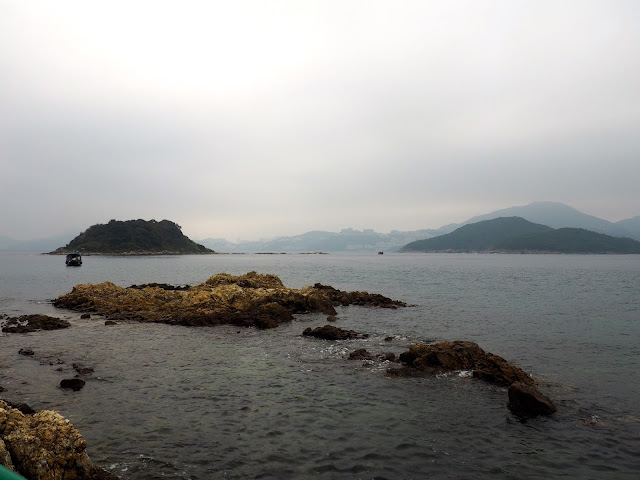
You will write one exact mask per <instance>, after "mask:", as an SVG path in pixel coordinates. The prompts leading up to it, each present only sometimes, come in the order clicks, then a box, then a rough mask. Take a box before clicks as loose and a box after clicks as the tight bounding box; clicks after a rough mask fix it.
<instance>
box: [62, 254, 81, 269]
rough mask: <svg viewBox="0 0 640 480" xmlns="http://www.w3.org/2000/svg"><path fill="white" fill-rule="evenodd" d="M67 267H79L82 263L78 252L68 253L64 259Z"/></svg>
mask: <svg viewBox="0 0 640 480" xmlns="http://www.w3.org/2000/svg"><path fill="white" fill-rule="evenodd" d="M65 263H66V264H67V267H79V266H80V265H82V257H81V256H80V254H79V253H70V254H68V255H67V259H66V261H65Z"/></svg>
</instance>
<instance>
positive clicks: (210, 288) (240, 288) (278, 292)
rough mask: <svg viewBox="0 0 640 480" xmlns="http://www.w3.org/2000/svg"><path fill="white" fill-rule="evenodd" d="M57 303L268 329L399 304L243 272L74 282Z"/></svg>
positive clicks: (131, 316) (144, 317) (152, 318)
mask: <svg viewBox="0 0 640 480" xmlns="http://www.w3.org/2000/svg"><path fill="white" fill-rule="evenodd" d="M53 304H54V305H55V306H57V307H62V308H69V309H72V310H78V311H84V312H90V313H98V314H100V315H103V316H105V317H107V318H108V319H111V320H138V321H145V322H161V323H170V324H177V325H188V326H211V325H220V324H232V325H237V326H245V327H248V326H255V327H258V328H273V327H277V326H278V325H280V324H281V323H283V322H288V321H290V320H292V319H293V315H294V314H303V313H310V312H321V313H324V314H326V315H336V310H335V308H334V306H337V305H365V306H377V307H386V308H391V307H393V308H395V307H397V306H405V304H404V303H403V302H398V301H394V300H391V299H389V298H386V297H383V296H382V295H378V294H369V293H367V292H341V291H340V290H336V289H334V288H333V287H327V286H323V285H320V284H316V285H315V286H313V287H305V288H302V289H300V290H296V289H291V288H287V287H285V286H284V285H283V284H282V281H281V280H280V279H279V278H278V277H277V276H275V275H269V274H267V275H261V274H258V273H256V272H249V273H247V274H246V275H241V276H233V275H229V274H226V273H221V274H217V275H214V276H212V277H211V278H209V279H208V280H207V281H206V282H204V283H201V284H199V285H195V286H184V287H180V288H170V287H168V286H167V285H165V284H160V285H158V284H149V285H140V286H138V285H134V286H131V287H129V288H123V287H119V286H117V285H115V284H113V283H111V282H104V283H100V284H95V285H94V284H91V283H89V284H84V285H76V286H75V287H74V288H73V290H72V291H71V292H70V293H67V294H65V295H62V296H60V297H58V298H57V299H56V300H54V302H53Z"/></svg>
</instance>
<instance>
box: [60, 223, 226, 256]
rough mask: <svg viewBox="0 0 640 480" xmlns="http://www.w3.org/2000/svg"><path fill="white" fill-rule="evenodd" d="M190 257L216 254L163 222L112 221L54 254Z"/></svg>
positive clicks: (84, 234)
mask: <svg viewBox="0 0 640 480" xmlns="http://www.w3.org/2000/svg"><path fill="white" fill-rule="evenodd" d="M67 252H80V253H106V254H153V253H156V254H189V253H214V252H213V250H210V249H208V248H206V247H203V246H202V245H199V244H197V243H195V242H194V241H193V240H190V239H189V238H187V237H186V236H185V235H184V234H183V233H182V230H181V229H180V226H179V225H177V224H175V223H173V222H170V221H169V220H162V221H160V222H156V221H155V220H149V221H146V220H127V221H118V220H111V221H110V222H109V223H107V224H106V225H104V224H97V225H93V226H92V227H89V228H88V229H87V230H86V231H84V232H82V233H81V234H80V235H78V236H77V237H76V238H74V239H73V240H71V241H70V242H69V243H68V244H67V245H66V246H64V247H60V248H58V249H57V250H55V251H54V252H52V253H67Z"/></svg>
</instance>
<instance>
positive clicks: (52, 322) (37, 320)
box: [2, 315, 71, 333]
mask: <svg viewBox="0 0 640 480" xmlns="http://www.w3.org/2000/svg"><path fill="white" fill-rule="evenodd" d="M70 325H71V324H70V323H69V322H67V321H66V320H62V319H60V318H56V317H50V316H49V315H22V316H20V317H11V318H7V320H6V321H5V325H4V327H2V331H3V332H4V333H30V332H35V331H38V330H57V329H59V328H68V327H69V326H70Z"/></svg>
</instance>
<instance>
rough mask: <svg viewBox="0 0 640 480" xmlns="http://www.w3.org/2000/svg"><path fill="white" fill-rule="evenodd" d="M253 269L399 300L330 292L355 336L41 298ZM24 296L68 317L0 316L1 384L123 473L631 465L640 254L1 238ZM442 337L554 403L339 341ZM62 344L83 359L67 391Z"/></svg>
mask: <svg viewBox="0 0 640 480" xmlns="http://www.w3.org/2000/svg"><path fill="white" fill-rule="evenodd" d="M252 270H255V271H257V272H259V273H274V274H276V275H278V276H279V277H280V278H281V279H282V281H283V282H284V284H285V285H287V286H289V287H294V288H299V287H303V286H305V285H311V284H314V283H316V282H321V283H324V284H328V285H332V286H334V287H336V288H339V289H342V290H366V291H369V292H375V293H381V294H383V295H386V296H389V297H392V298H394V299H398V300H403V301H405V302H407V303H409V304H411V305H412V306H411V307H409V308H404V309H398V310H386V309H381V310H376V309H370V308H363V307H355V306H352V307H344V308H340V309H339V310H338V321H337V323H336V325H337V326H339V327H342V328H348V329H355V330H358V331H361V332H366V333H369V334H370V337H369V338H368V339H366V340H354V341H348V342H328V341H321V340H317V339H311V338H306V337H302V336H301V333H302V331H303V330H304V329H305V328H306V327H316V326H320V325H324V324H325V323H326V318H325V317H324V316H323V315H315V314H314V315H306V316H298V317H297V318H296V320H295V321H294V322H291V323H290V324H288V325H283V326H281V327H279V328H277V329H272V330H266V331H261V330H256V329H238V328H237V327H227V326H223V327H215V328H188V327H176V326H168V325H155V324H139V323H123V324H120V325H118V326H111V327H107V326H105V325H104V319H101V318H98V317H94V318H91V319H88V320H81V319H80V314H79V313H77V312H70V311H67V310H60V309H55V308H54V307H53V306H51V304H50V300H51V299H53V298H55V297H57V296H59V295H61V294H64V293H67V292H69V291H70V290H71V289H72V287H73V286H74V285H76V284H79V283H88V282H92V283H99V282H102V281H107V280H108V281H111V282H114V283H116V284H118V285H121V286H129V285H131V284H136V283H138V284H139V283H149V282H166V283H172V284H192V285H193V284H197V283H201V282H203V281H205V280H206V279H207V278H208V277H210V276H211V275H213V274H215V273H219V272H227V273H231V274H243V273H246V272H248V271H252ZM29 313H46V314H50V315H55V316H58V317H61V318H65V319H68V320H69V321H70V322H71V324H72V326H71V328H69V329H65V330H59V331H50V332H37V333H31V334H23V335H6V334H0V386H2V387H4V388H5V391H4V392H2V393H1V394H0V396H3V397H4V398H7V399H10V400H12V401H19V402H26V403H28V404H29V405H31V406H32V407H33V408H36V409H53V410H57V411H59V412H60V413H61V414H62V415H64V416H66V417H67V418H69V419H70V420H71V421H72V422H73V424H74V425H75V426H76V427H77V428H78V429H79V430H80V431H81V432H82V434H83V435H84V437H85V438H86V439H87V441H88V443H89V448H88V452H89V455H90V456H91V458H92V459H93V461H94V462H96V463H98V464H99V465H101V466H103V467H105V468H108V469H110V470H112V471H113V472H114V473H115V474H117V475H118V476H120V477H121V478H122V479H136V480H138V479H140V480H147V479H160V478H163V479H165V478H176V479H217V478H236V479H245V478H272V479H287V478H291V479H298V478H299V479H306V478H322V479H334V478H349V479H350V478H353V479H356V478H362V479H369V478H387V479H424V478H460V479H463V478H464V479H467V478H479V479H538V478H539V479H548V478H580V479H619V478H629V479H631V478H634V479H635V478H639V476H640V255H635V256H634V255H630V256H583V255H567V256H565V255H457V254H450V255H447V254H444V255H437V254H434V255H412V254H385V255H295V254H294V255H210V256H180V257H171V256H153V257H100V256H86V257H84V264H83V266H82V267H80V268H72V267H65V265H64V258H63V257H58V256H47V255H26V254H15V255H13V254H0V314H8V315H10V316H16V315H21V314H29ZM389 336H392V337H393V341H391V342H386V341H385V338H386V337H389ZM456 339H461V340H472V341H475V342H478V343H479V344H480V346H481V347H483V348H484V349H485V350H487V351H491V352H493V353H495V354H497V355H500V356H502V357H504V358H506V359H507V360H508V361H509V362H511V363H513V364H515V365H518V366H520V367H521V368H523V369H524V370H526V371H527V372H529V373H531V374H533V375H534V376H535V377H536V378H537V379H539V380H540V381H541V382H542V387H541V389H542V390H543V391H544V392H545V393H546V394H548V395H549V396H550V397H552V398H553V399H554V401H555V403H556V404H557V406H558V408H559V411H558V413H557V414H556V415H554V416H552V417H548V418H536V419H530V420H527V421H525V422H522V421H519V420H518V419H517V418H516V417H514V416H513V415H511V413H510V412H509V410H508V409H507V408H506V402H507V393H506V389H504V388H499V387H495V386H490V385H486V384H483V383H481V382H479V381H475V380H473V379H470V378H468V377H465V376H461V375H457V374H452V375H448V376H442V377H433V378H387V377H386V376H385V369H386V368H388V365H375V366H367V365H364V364H363V363H362V362H356V361H349V360H347V359H346V357H347V356H348V353H349V352H350V351H352V350H354V349H356V348H363V347H364V348H367V349H368V350H369V351H370V352H382V351H393V352H395V353H400V352H402V351H405V350H406V349H407V348H408V346H409V345H410V344H411V343H413V342H417V341H422V342H424V341H437V340H456ZM20 348H31V349H33V350H34V352H35V355H34V356H33V357H25V356H22V355H19V354H18V350H19V349H20ZM73 363H78V364H81V365H83V366H86V367H91V368H93V369H94V370H95V373H94V374H93V376H91V377H90V378H89V379H88V381H87V385H86V386H85V387H84V389H82V390H80V391H78V392H71V391H63V390H61V389H59V388H58V387H57V385H58V384H59V382H60V380H61V379H63V378H69V377H71V376H73V375H74V374H75V372H74V371H73V368H72V364H73Z"/></svg>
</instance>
